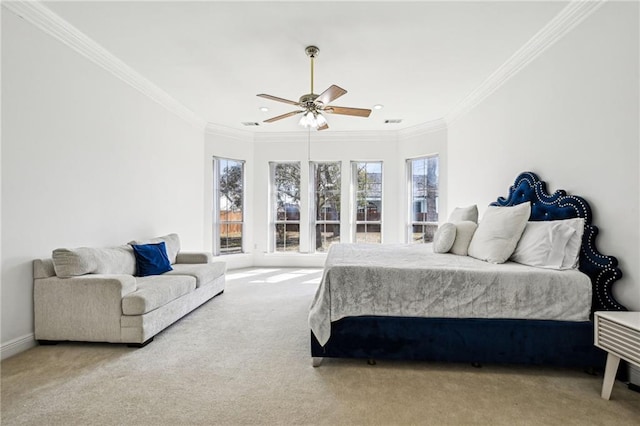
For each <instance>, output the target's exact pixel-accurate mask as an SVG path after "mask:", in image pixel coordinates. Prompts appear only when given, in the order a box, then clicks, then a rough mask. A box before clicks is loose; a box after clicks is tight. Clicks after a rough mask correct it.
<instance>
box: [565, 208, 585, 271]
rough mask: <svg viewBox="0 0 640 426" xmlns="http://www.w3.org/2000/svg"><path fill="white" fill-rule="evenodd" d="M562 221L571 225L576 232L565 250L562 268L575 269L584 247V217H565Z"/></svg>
mask: <svg viewBox="0 0 640 426" xmlns="http://www.w3.org/2000/svg"><path fill="white" fill-rule="evenodd" d="M561 222H562V223H564V224H566V225H568V226H571V227H572V228H573V229H575V230H576V233H575V234H573V235H572V236H571V238H570V239H569V242H568V243H567V247H566V249H565V252H564V259H563V261H562V269H575V268H577V267H578V260H579V258H580V257H579V256H580V249H581V248H582V236H583V235H584V218H582V217H576V218H574V219H564V220H562V221H561Z"/></svg>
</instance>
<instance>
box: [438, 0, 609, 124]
mask: <svg viewBox="0 0 640 426" xmlns="http://www.w3.org/2000/svg"><path fill="white" fill-rule="evenodd" d="M606 1H607V0H573V1H571V2H570V3H569V4H568V5H567V6H565V7H564V9H562V10H561V11H560V13H558V14H557V15H556V16H555V17H554V18H553V19H552V20H551V21H549V23H547V25H545V26H544V27H542V29H540V31H538V32H537V33H536V34H535V35H534V36H533V37H532V38H531V39H529V41H527V42H526V43H525V44H524V45H523V46H522V47H521V48H520V49H518V50H517V51H516V52H515V53H514V54H513V55H512V56H511V57H510V58H509V59H507V61H506V62H505V63H504V64H502V65H501V66H500V67H498V69H497V70H495V71H494V72H493V73H492V74H491V75H490V76H489V77H488V78H487V79H486V80H485V81H484V82H483V83H482V84H480V86H478V87H477V88H476V89H475V90H473V91H472V92H471V93H469V94H468V95H467V96H466V97H465V98H464V99H463V100H462V101H461V102H460V103H458V105H456V106H455V107H454V109H453V110H452V111H450V112H449V113H448V114H447V115H445V117H444V121H445V122H446V123H447V124H448V125H450V124H451V123H453V122H454V121H456V120H457V119H459V118H460V117H462V116H463V115H464V114H466V113H467V112H469V111H471V110H472V109H473V108H475V107H476V106H477V105H478V104H479V103H480V102H482V101H483V100H484V99H485V98H487V97H488V96H489V95H491V94H492V93H493V92H495V91H496V90H497V89H498V88H500V87H501V86H502V85H503V84H505V83H506V82H507V81H508V80H509V79H511V77H513V76H514V75H516V74H517V73H518V72H519V71H520V70H522V69H523V68H524V67H526V66H527V65H528V64H529V63H530V62H531V61H533V60H534V59H536V58H537V57H538V56H540V55H541V54H542V53H543V52H544V51H546V50H547V49H548V48H549V47H551V46H553V45H554V44H555V43H556V42H557V41H558V40H560V39H561V38H562V37H563V36H564V35H565V34H567V33H568V32H569V31H571V30H572V29H573V28H574V27H575V26H576V25H578V24H579V23H580V22H582V21H583V20H585V19H586V18H587V17H588V16H589V15H591V14H592V13H593V12H595V11H596V10H597V9H598V8H599V7H600V6H602V5H603V4H604V3H605V2H606Z"/></svg>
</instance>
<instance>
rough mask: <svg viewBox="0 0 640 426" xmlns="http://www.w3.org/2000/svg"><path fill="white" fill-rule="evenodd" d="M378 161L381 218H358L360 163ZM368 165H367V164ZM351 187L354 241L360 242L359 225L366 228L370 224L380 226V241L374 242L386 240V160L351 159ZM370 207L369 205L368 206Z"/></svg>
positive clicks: (379, 211) (380, 242) (379, 212)
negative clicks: (384, 236) (384, 224)
mask: <svg viewBox="0 0 640 426" xmlns="http://www.w3.org/2000/svg"><path fill="white" fill-rule="evenodd" d="M372 163H377V164H380V206H379V207H378V208H377V209H378V214H379V219H378V220H358V165H359V164H372ZM365 167H366V166H365ZM351 189H352V197H351V202H352V206H353V208H352V210H353V211H352V212H351V217H352V221H353V225H354V226H353V230H352V235H351V237H352V241H353V242H354V243H358V225H365V229H366V227H367V226H368V225H378V226H379V227H380V241H379V242H376V243H372V244H382V243H383V242H384V238H383V235H384V233H383V223H384V217H383V216H384V215H383V211H384V161H382V160H365V161H355V160H352V161H351ZM367 207H368V206H367ZM366 234H367V231H366V230H365V241H364V243H366V242H367V241H366Z"/></svg>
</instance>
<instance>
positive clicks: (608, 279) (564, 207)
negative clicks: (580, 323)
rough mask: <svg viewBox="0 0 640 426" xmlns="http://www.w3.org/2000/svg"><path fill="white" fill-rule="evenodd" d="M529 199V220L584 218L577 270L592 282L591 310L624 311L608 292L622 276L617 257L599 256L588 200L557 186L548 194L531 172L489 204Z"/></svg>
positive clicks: (518, 201) (610, 292)
mask: <svg viewBox="0 0 640 426" xmlns="http://www.w3.org/2000/svg"><path fill="white" fill-rule="evenodd" d="M527 201H530V202H531V217H530V219H529V220H532V221H536V220H540V221H541V220H560V219H570V218H574V217H582V218H584V219H585V227H584V235H583V237H582V247H581V250H580V261H579V266H578V269H579V270H580V271H582V272H584V273H585V274H587V275H588V276H589V278H591V284H592V285H593V299H592V303H591V311H592V312H594V311H626V310H627V309H626V308H625V307H624V306H622V305H621V304H620V303H619V302H618V301H616V299H615V298H614V297H613V294H612V290H611V289H612V287H613V284H614V283H615V281H617V280H619V279H620V278H622V271H621V270H620V269H619V268H618V259H616V258H615V257H613V256H606V255H603V254H602V253H600V252H599V251H598V249H597V248H596V243H595V240H596V236H597V235H598V227H596V226H595V225H592V220H593V217H592V214H591V207H590V206H589V203H587V201H586V200H585V199H584V198H582V197H578V196H576V195H567V193H566V192H565V191H564V190H562V189H559V190H557V191H555V192H554V193H553V194H549V193H548V192H547V189H546V184H545V182H544V181H542V180H540V178H538V176H537V175H536V174H535V173H533V172H524V173H521V174H520V175H519V176H518V177H517V178H516V180H515V183H514V184H513V186H511V187H510V188H509V195H508V196H507V197H506V198H505V197H499V198H498V199H497V200H496V201H495V202H493V203H491V205H492V206H513V205H516V204H520V203H524V202H527Z"/></svg>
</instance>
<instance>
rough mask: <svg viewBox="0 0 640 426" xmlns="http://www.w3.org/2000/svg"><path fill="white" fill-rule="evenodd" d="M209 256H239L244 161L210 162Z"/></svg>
mask: <svg viewBox="0 0 640 426" xmlns="http://www.w3.org/2000/svg"><path fill="white" fill-rule="evenodd" d="M213 175H214V181H213V191H214V195H213V200H214V201H213V202H214V206H213V211H214V213H213V214H214V219H213V241H214V244H213V253H214V254H215V255H220V254H232V253H242V235H243V227H244V215H243V205H244V202H243V198H244V161H239V160H229V159H227V158H214V159H213Z"/></svg>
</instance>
